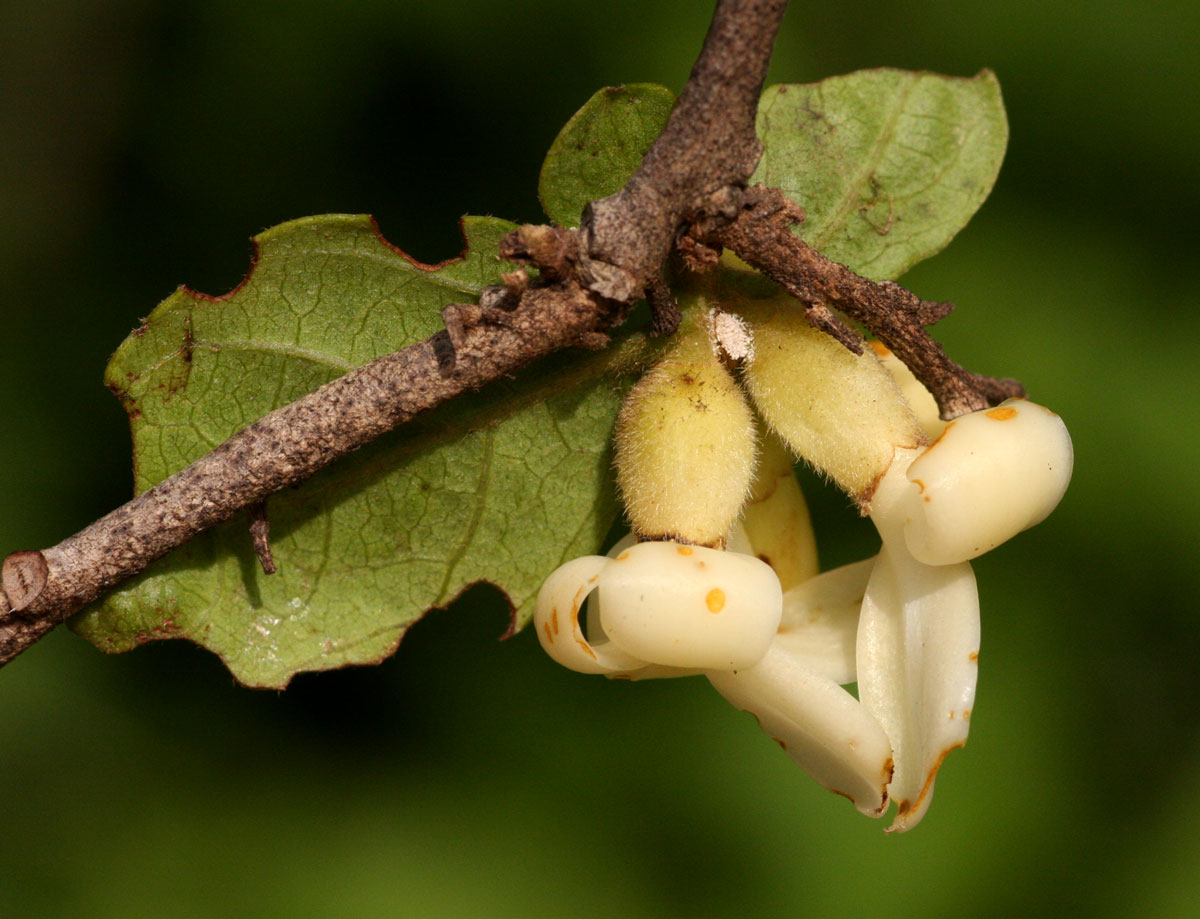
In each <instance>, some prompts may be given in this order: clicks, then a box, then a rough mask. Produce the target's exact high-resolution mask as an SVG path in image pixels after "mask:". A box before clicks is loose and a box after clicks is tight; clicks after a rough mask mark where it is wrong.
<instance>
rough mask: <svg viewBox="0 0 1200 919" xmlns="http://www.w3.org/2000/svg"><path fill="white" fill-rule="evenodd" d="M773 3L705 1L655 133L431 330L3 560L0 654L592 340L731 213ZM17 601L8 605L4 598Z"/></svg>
mask: <svg viewBox="0 0 1200 919" xmlns="http://www.w3.org/2000/svg"><path fill="white" fill-rule="evenodd" d="M786 6H787V0H720V2H719V3H718V6H717V9H716V12H715V14H714V17H713V22H712V25H711V27H710V29H709V34H708V36H707V38H706V39H705V44H704V48H703V50H702V51H701V53H700V56H699V58H698V59H697V62H696V66H695V68H694V69H693V71H692V75H691V77H690V78H689V80H688V84H687V86H686V87H685V88H684V91H683V93H682V94H681V95H680V98H679V102H678V104H677V106H676V108H675V111H674V112H673V113H672V115H671V118H670V120H669V121H668V124H667V127H666V130H665V131H664V133H663V135H662V136H661V137H660V138H659V139H658V140H657V141H656V142H655V144H654V146H653V147H652V148H651V150H650V152H649V153H648V154H647V157H646V160H645V162H644V163H643V164H642V166H641V168H639V170H638V171H637V173H636V174H635V175H634V177H633V178H632V179H631V180H630V182H629V185H627V186H626V190H625V191H623V192H619V193H618V194H617V195H615V196H613V197H612V198H607V199H604V200H603V201H599V202H596V203H595V206H594V207H593V208H592V209H591V214H590V217H589V219H588V220H587V221H585V224H584V227H583V228H582V229H581V230H579V231H569V230H560V229H554V228H549V227H522V228H521V229H520V230H519V231H517V232H515V233H513V234H510V236H509V237H508V238H506V239H505V241H504V242H503V244H502V251H501V255H503V256H505V257H507V258H510V259H512V260H514V261H517V262H525V263H528V264H531V265H533V266H535V267H537V268H538V269H539V277H538V279H537V280H536V281H535V282H529V281H528V278H527V277H526V276H525V275H524V274H523V273H520V274H514V275H510V276H508V278H506V283H505V284H504V285H503V286H501V287H496V288H490V289H488V290H487V291H485V292H484V295H483V296H482V297H481V298H480V302H479V303H478V304H456V305H454V306H452V307H448V308H447V310H446V311H445V312H444V314H443V315H444V318H445V321H446V328H445V329H444V330H443V331H441V332H439V333H437V334H436V335H434V336H432V337H431V338H429V339H427V340H425V341H422V342H419V343H418V344H415V345H412V346H410V347H408V348H405V349H404V350H402V351H398V352H395V353H394V354H390V355H387V356H385V357H382V358H379V359H378V360H375V361H372V362H371V363H370V364H367V365H365V366H363V367H360V368H359V369H357V370H354V371H352V372H350V373H348V374H346V375H345V376H344V377H341V378H340V379H337V380H334V381H333V382H331V383H328V384H326V385H325V386H323V387H321V388H320V389H318V390H317V391H316V392H313V393H311V394H309V395H307V396H305V397H303V398H301V399H299V400H297V401H296V402H293V403H291V404H290V405H286V406H284V407H282V408H279V409H277V410H276V411H274V412H272V413H270V414H269V415H266V416H265V417H263V418H261V419H259V420H258V421H256V422H254V423H253V424H251V425H250V426H249V427H247V428H244V429H243V430H242V431H240V432H238V433H237V434H235V435H234V436H233V437H231V438H230V439H229V440H227V441H225V443H223V444H221V445H220V446H218V447H217V448H216V449H215V450H213V451H212V452H211V453H209V454H207V455H206V456H204V457H201V458H200V459H199V460H197V461H196V462H194V463H193V464H192V465H190V466H188V467H187V468H186V469H184V470H182V471H181V472H178V473H176V474H175V475H173V476H171V477H170V478H168V479H166V480H165V481H163V482H161V483H159V484H158V485H156V486H155V487H154V488H151V489H149V490H148V491H145V492H143V493H142V494H141V495H138V496H137V497H136V498H134V499H133V500H132V501H130V502H129V503H128V504H126V505H124V506H123V507H120V508H118V509H117V510H115V511H113V512H112V513H110V514H108V515H107V516H105V517H103V518H101V519H100V520H98V521H96V522H95V523H93V524H92V525H91V526H89V527H87V528H86V529H84V530H82V531H81V532H79V533H77V534H75V535H74V536H71V537H69V538H68V539H65V540H63V542H61V543H59V544H58V545H56V546H53V547H51V548H49V549H45V550H43V551H40V552H37V551H34V552H23V553H14V555H12V556H9V559H8V560H6V562H5V565H4V567H3V592H0V664H3V663H5V662H7V661H9V660H11V659H12V658H13V657H15V656H16V655H17V654H19V653H20V652H21V651H22V650H24V649H25V648H27V647H28V646H29V645H31V644H32V643H33V642H35V641H37V640H38V638H40V637H41V636H43V635H44V634H46V633H47V632H49V631H50V630H51V629H53V628H54V627H55V626H56V625H58V624H59V623H61V622H62V621H64V620H65V619H66V618H67V617H68V616H70V615H71V614H72V613H74V612H76V611H77V610H79V609H80V608H82V607H83V606H85V605H86V604H87V603H89V602H91V601H92V600H94V599H96V598H97V597H99V596H100V595H101V594H102V593H104V592H105V591H106V590H108V589H110V588H111V587H113V586H114V585H115V584H117V583H119V582H120V581H122V580H124V579H126V578H129V577H131V576H133V575H135V574H137V573H138V572H139V571H142V570H143V569H144V568H145V567H146V566H147V565H149V564H150V563H151V562H153V561H154V560H155V559H157V558H159V557H160V556H162V555H164V554H165V553H166V552H168V551H169V550H171V549H172V548H174V547H176V546H178V545H181V544H182V543H184V542H186V541H187V540H189V539H191V538H192V537H193V536H195V535H197V534H198V533H200V532H202V531H203V530H205V529H208V528H209V527H212V526H214V525H216V524H218V523H220V522H222V521H224V520H228V519H229V518H230V517H232V516H233V515H234V514H236V513H238V512H239V511H240V510H242V509H243V508H246V507H249V506H252V505H255V504H257V503H259V502H261V501H263V500H264V499H266V498H267V497H268V496H269V495H271V494H273V493H274V492H276V491H278V490H280V489H282V488H286V487H288V486H291V485H294V484H297V483H299V482H301V481H304V480H305V479H307V478H309V477H310V476H312V475H313V474H314V473H315V472H317V471H318V470H319V469H321V468H323V467H324V466H326V465H328V464H329V463H331V462H333V461H334V460H336V459H338V458H339V457H341V456H344V455H346V454H347V453H350V452H351V451H353V450H356V449H357V448H358V447H360V446H362V445H363V444H365V443H367V442H368V441H370V440H372V439H374V438H376V437H379V436H380V435H381V434H383V433H385V432H387V431H390V430H392V429H393V428H395V427H396V426H398V425H400V424H402V423H403V422H405V421H407V420H408V419H410V418H412V417H413V416H414V415H417V414H418V413H420V412H424V411H427V410H429V409H431V408H434V407H435V406H437V405H440V404H441V403H443V402H445V401H447V400H448V399H451V398H453V397H455V396H457V395H459V394H461V393H463V392H466V391H468V390H471V389H476V388H479V387H481V386H484V385H485V384H487V383H488V382H490V381H492V380H496V379H499V378H502V377H505V376H507V375H509V374H512V373H514V372H515V371H517V370H519V369H520V368H521V367H523V366H525V365H527V364H529V363H530V362H532V361H534V360H537V359H538V358H540V357H543V356H545V355H548V354H550V353H552V352H554V351H557V350H559V349H561V348H566V347H571V346H579V345H581V346H585V347H598V346H601V345H602V344H603V343H605V342H606V341H607V337H606V335H605V332H606V330H607V329H608V328H610V327H611V326H612V325H614V324H616V323H618V322H620V321H621V320H622V319H623V318H624V316H625V314H626V312H627V310H628V307H629V306H630V305H631V304H633V303H634V302H636V301H637V299H638V298H639V297H641V295H642V292H643V291H644V290H645V289H646V288H647V287H648V286H650V285H651V284H652V279H653V278H655V277H660V276H661V272H662V266H663V262H664V260H665V258H666V256H667V254H668V251H669V249H670V246H671V242H672V240H673V239H674V238H675V234H676V232H677V231H678V230H679V228H680V225H681V224H682V223H683V222H684V220H685V218H687V217H689V216H692V215H700V216H704V215H712V214H720V213H725V214H729V215H730V216H732V215H734V214H736V213H737V212H738V211H739V209H740V206H741V193H742V191H743V190H744V188H745V184H746V182H747V180H748V179H749V177H750V175H751V174H752V172H753V170H754V167H755V165H756V164H757V162H758V156H759V152H760V146H759V142H758V140H757V138H756V137H755V135H754V117H755V111H756V107H757V102H758V95H759V92H760V90H761V88H762V83H763V79H764V78H765V75H766V69H767V63H768V61H769V59H770V52H771V47H772V44H773V42H774V39H775V34H776V32H777V31H778V27H779V22H780V20H781V19H782V16H783V12H784V9H785V8H786ZM14 607H16V608H14Z"/></svg>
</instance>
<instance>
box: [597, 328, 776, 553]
mask: <svg viewBox="0 0 1200 919" xmlns="http://www.w3.org/2000/svg"><path fill="white" fill-rule="evenodd" d="M680 334H681V335H682V336H683V340H682V341H681V342H680V345H679V347H677V348H676V349H675V351H673V352H672V353H671V354H670V355H668V356H667V357H666V358H665V359H664V360H663V361H661V362H660V363H659V364H657V365H655V366H654V367H653V368H651V369H650V370H649V371H647V373H646V374H645V375H644V376H643V377H642V379H641V380H639V381H638V383H637V384H636V385H635V386H634V387H633V389H632V390H631V391H630V393H629V395H628V396H627V397H626V399H625V404H624V405H623V406H622V407H621V413H620V415H619V417H618V418H617V428H616V435H615V440H616V467H617V484H618V485H619V486H620V489H621V495H622V497H623V498H624V500H625V510H626V512H627V514H628V515H629V521H630V523H631V525H632V527H633V531H634V533H635V534H636V535H637V537H638V539H639V540H662V539H672V540H675V541H677V542H682V543H693V544H695V545H701V546H722V545H723V544H724V538H725V534H726V533H727V532H729V529H730V528H731V527H732V526H733V523H734V521H735V520H736V519H737V516H738V513H739V512H740V511H741V508H742V504H743V502H744V501H745V500H746V494H747V492H748V490H749V487H750V477H751V474H752V471H753V469H754V421H753V417H752V415H751V413H750V407H749V406H748V405H747V404H746V399H745V397H744V396H743V395H742V391H741V388H740V387H739V386H738V384H737V381H736V380H734V378H733V377H732V376H731V375H730V373H729V371H728V370H726V369H725V367H724V366H723V365H722V364H721V362H720V360H719V359H718V358H717V357H716V355H715V354H714V353H713V349H712V346H711V344H710V343H709V340H708V335H707V332H706V331H705V330H704V329H703V328H692V329H690V330H687V331H683V332H681V333H680Z"/></svg>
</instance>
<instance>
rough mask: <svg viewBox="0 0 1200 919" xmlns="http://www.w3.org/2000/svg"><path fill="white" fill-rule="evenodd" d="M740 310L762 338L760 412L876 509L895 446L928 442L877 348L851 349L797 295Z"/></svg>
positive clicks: (754, 378) (755, 367)
mask: <svg viewBox="0 0 1200 919" xmlns="http://www.w3.org/2000/svg"><path fill="white" fill-rule="evenodd" d="M739 309H743V310H744V312H743V315H744V318H745V319H746V320H747V321H748V322H749V324H750V327H751V329H752V332H753V335H754V354H753V357H752V359H750V360H748V361H747V362H746V364H745V367H744V378H745V383H746V388H747V390H748V391H749V393H750V397H751V399H753V401H754V405H755V407H756V408H757V409H758V411H759V413H760V414H761V415H762V416H763V418H765V419H766V421H767V423H768V424H769V425H770V426H771V428H772V430H774V431H775V432H776V433H777V434H778V435H779V436H780V438H781V439H782V440H783V441H784V442H785V443H786V444H787V445H788V446H789V447H791V449H792V450H794V451H795V452H796V453H797V454H799V455H800V456H802V457H804V459H806V460H808V461H809V462H810V463H812V464H813V465H814V466H816V467H817V468H818V469H820V470H822V471H823V472H825V473H827V474H828V475H830V476H831V477H832V478H833V480H834V481H835V482H837V484H838V485H839V486H841V487H842V489H844V490H845V491H846V492H847V493H849V494H850V495H851V496H852V497H853V498H854V499H855V500H856V501H858V503H859V504H860V505H864V506H865V505H867V504H869V503H870V498H871V493H872V491H873V489H874V487H875V484H876V483H877V482H878V481H879V479H880V478H881V477H882V476H883V474H884V473H885V472H886V471H887V469H888V467H889V466H890V465H891V463H892V457H893V454H894V452H895V449H896V448H897V447H915V446H918V445H920V444H923V443H924V442H925V437H924V434H923V433H922V431H921V427H920V425H919V424H918V423H917V420H916V418H915V417H914V416H913V413H912V410H911V409H910V408H909V406H908V403H907V402H905V400H904V397H903V396H902V395H901V394H900V390H899V389H898V388H897V387H896V383H895V381H894V380H893V379H892V377H891V375H890V374H889V373H888V372H887V371H886V370H884V368H883V367H882V366H881V365H880V363H879V361H878V359H876V357H875V355H874V353H873V352H872V351H871V349H870V348H864V349H863V353H862V354H858V355H856V354H854V353H853V352H851V351H849V350H848V349H846V348H845V347H844V346H843V345H842V344H840V343H839V342H837V341H835V340H834V339H833V338H831V337H830V336H828V335H826V334H825V333H824V332H820V331H818V330H816V329H814V328H813V327H812V326H810V325H809V323H808V320H807V319H806V318H805V316H804V312H803V310H802V309H801V308H800V306H799V305H798V304H797V303H796V302H795V301H794V300H792V299H790V298H780V299H776V300H761V301H747V302H745V303H744V304H739Z"/></svg>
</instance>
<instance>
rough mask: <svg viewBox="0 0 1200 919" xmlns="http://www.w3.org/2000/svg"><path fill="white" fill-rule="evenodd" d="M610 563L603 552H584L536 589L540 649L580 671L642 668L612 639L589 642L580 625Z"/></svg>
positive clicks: (536, 626) (604, 671)
mask: <svg viewBox="0 0 1200 919" xmlns="http://www.w3.org/2000/svg"><path fill="white" fill-rule="evenodd" d="M610 564H612V561H611V559H608V558H605V557H604V556H603V555H585V556H584V557H583V558H577V559H574V560H573V561H569V562H567V563H566V564H565V565H562V566H560V567H559V568H557V569H555V571H554V573H553V574H551V575H550V577H548V578H546V583H544V584H543V585H542V589H541V590H540V591H538V595H537V602H536V603H535V604H534V610H533V625H534V629H535V631H536V632H537V637H538V641H540V642H541V644H542V648H543V649H544V650H545V651H546V653H547V654H549V655H550V656H551V657H552V658H554V659H555V660H556V661H558V662H559V663H560V664H562V665H563V666H564V667H569V668H570V669H572V670H577V671H579V672H580V673H613V672H616V671H630V670H635V669H637V668H639V667H644V666H645V664H646V662H645V661H643V660H639V659H638V658H636V657H633V656H632V655H630V654H626V653H625V652H624V651H622V650H620V649H619V648H618V647H617V646H616V645H614V644H613V643H612V642H611V641H604V642H597V643H596V644H592V643H591V642H589V641H588V640H587V637H586V636H585V635H584V634H583V628H582V627H581V626H580V624H579V611H580V609H581V608H582V607H583V604H584V601H586V600H587V597H588V594H590V593H591V592H592V591H593V590H595V589H596V585H597V584H598V583H599V581H600V574H601V572H602V571H603V570H604V569H605V568H606V567H607V566H608V565H610Z"/></svg>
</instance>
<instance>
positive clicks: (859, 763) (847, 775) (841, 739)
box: [708, 644, 892, 817]
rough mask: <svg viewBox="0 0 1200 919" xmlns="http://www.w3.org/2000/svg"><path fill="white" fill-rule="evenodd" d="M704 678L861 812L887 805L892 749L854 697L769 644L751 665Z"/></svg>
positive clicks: (872, 812) (877, 810)
mask: <svg viewBox="0 0 1200 919" xmlns="http://www.w3.org/2000/svg"><path fill="white" fill-rule="evenodd" d="M708 679H709V681H710V682H711V683H712V684H713V686H715V687H716V688H717V690H718V691H719V692H720V693H721V695H723V696H724V697H725V698H726V699H728V700H729V701H730V702H731V703H733V704H734V705H735V706H737V707H738V708H740V709H742V710H744V711H748V712H750V713H751V714H752V715H754V717H755V718H757V719H758V723H759V726H760V727H762V729H763V730H764V731H766V732H767V734H768V735H770V736H771V737H772V738H774V739H775V741H776V742H777V743H778V744H779V745H780V746H781V747H783V749H784V750H785V751H786V752H787V754H788V756H790V757H791V758H792V759H793V760H795V761H796V762H797V763H798V764H799V765H800V766H802V767H803V768H804V769H805V770H807V771H808V772H809V774H811V775H812V776H813V778H815V779H816V780H817V781H818V782H820V783H821V784H822V785H824V786H825V787H826V788H828V789H830V790H831V791H835V792H837V793H838V794H840V795H844V796H845V797H847V798H849V799H850V800H851V801H852V802H854V806H855V807H856V808H858V809H859V810H860V811H861V812H862V813H864V814H866V815H868V816H871V817H878V816H880V815H881V814H882V813H883V811H884V809H885V808H886V807H887V791H886V788H887V783H888V780H889V779H890V778H891V775H892V750H891V745H890V744H889V743H888V739H887V735H885V734H884V732H883V728H881V727H880V725H879V722H878V721H876V720H875V718H874V717H873V716H872V715H871V713H870V712H868V711H867V709H866V708H865V707H863V705H862V704H860V703H859V701H858V700H857V699H855V698H854V696H852V695H850V693H848V692H846V690H844V689H842V687H840V686H839V685H837V683H835V682H833V680H830V679H828V678H826V677H824V676H821V675H820V674H819V673H816V672H815V671H813V670H812V669H810V668H809V667H807V666H805V664H804V663H803V661H801V660H800V659H798V658H796V657H794V656H792V655H791V654H789V653H788V652H787V651H786V650H785V649H784V648H782V647H780V646H779V645H778V644H773V645H772V646H771V648H770V649H769V650H768V651H767V653H766V655H765V656H764V657H763V659H762V660H761V661H759V662H758V663H757V664H756V665H755V666H753V667H750V668H748V669H746V670H740V671H737V672H736V673H733V672H712V673H709V674H708Z"/></svg>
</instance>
